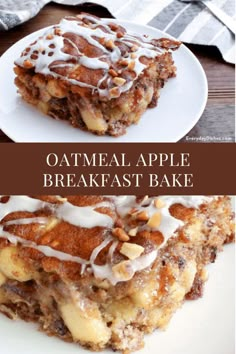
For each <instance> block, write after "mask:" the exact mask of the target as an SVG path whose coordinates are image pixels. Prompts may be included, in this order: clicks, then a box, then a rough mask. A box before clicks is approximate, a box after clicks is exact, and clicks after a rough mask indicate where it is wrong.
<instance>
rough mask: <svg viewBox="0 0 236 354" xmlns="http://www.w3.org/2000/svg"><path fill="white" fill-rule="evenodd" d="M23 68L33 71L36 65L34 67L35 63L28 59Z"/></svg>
mask: <svg viewBox="0 0 236 354" xmlns="http://www.w3.org/2000/svg"><path fill="white" fill-rule="evenodd" d="M23 66H24V68H26V69H31V68H32V67H33V66H34V65H33V63H32V62H31V61H30V60H28V59H27V60H25V61H24V63H23Z"/></svg>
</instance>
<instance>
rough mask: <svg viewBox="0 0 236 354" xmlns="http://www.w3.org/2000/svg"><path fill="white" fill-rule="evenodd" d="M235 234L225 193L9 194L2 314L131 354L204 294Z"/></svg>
mask: <svg viewBox="0 0 236 354" xmlns="http://www.w3.org/2000/svg"><path fill="white" fill-rule="evenodd" d="M233 233H234V224H233V217H232V210H231V204H230V198H228V197H227V196H219V197H216V196H214V197H213V196H156V197H155V196H152V197H148V196H138V197H136V196H63V197H62V196H1V197H0V311H1V312H2V313H3V314H5V315H7V316H8V317H9V318H12V319H16V318H22V319H24V320H26V321H34V322H36V323H38V325H39V328H40V329H41V330H42V331H44V332H46V333H47V334H48V335H53V336H57V337H59V338H61V339H63V340H65V341H74V342H78V343H80V344H81V345H83V346H85V347H87V348H89V349H92V350H101V349H103V348H106V347H110V348H112V349H114V350H118V351H120V352H122V353H129V352H131V351H134V350H137V349H140V348H142V346H143V336H144V334H145V333H150V332H152V331H154V330H155V329H156V328H160V329H161V328H165V327H166V326H167V324H168V322H169V321H170V319H171V317H172V315H173V313H174V312H175V311H176V310H177V309H178V308H179V307H180V306H181V305H182V304H183V302H184V301H185V299H196V298H198V297H200V296H202V293H203V285H204V282H205V281H206V279H207V275H206V268H205V267H206V265H207V264H208V263H210V262H214V261H215V258H216V255H217V253H218V251H221V250H222V246H223V244H224V243H227V242H231V241H233V237H234V235H233Z"/></svg>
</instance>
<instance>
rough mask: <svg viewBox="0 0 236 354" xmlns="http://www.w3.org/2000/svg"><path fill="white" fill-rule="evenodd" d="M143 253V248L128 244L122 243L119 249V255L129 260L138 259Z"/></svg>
mask: <svg viewBox="0 0 236 354" xmlns="http://www.w3.org/2000/svg"><path fill="white" fill-rule="evenodd" d="M143 251H144V248H143V247H142V246H140V245H137V244H136V243H129V242H124V243H123V245H122V247H121V249H120V253H121V254H123V255H124V256H126V257H128V258H129V259H131V260H133V259H136V258H138V257H139V256H140V255H141V254H142V253H143Z"/></svg>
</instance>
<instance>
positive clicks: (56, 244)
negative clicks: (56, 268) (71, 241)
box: [50, 240, 59, 247]
mask: <svg viewBox="0 0 236 354" xmlns="http://www.w3.org/2000/svg"><path fill="white" fill-rule="evenodd" d="M58 245H59V241H57V240H54V241H52V242H51V244H50V246H52V247H57V246H58Z"/></svg>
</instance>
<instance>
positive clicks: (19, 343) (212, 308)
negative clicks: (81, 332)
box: [0, 245, 235, 354]
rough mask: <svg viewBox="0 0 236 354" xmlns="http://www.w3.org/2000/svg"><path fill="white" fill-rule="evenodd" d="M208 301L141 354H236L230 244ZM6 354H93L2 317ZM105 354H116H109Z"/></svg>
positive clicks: (187, 307)
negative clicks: (235, 346)
mask: <svg viewBox="0 0 236 354" xmlns="http://www.w3.org/2000/svg"><path fill="white" fill-rule="evenodd" d="M208 269H209V280H208V282H207V283H206V285H205V291H204V296H203V298H201V299H198V300H196V301H188V302H186V303H185V304H184V305H183V307H182V308H181V309H179V310H178V311H177V312H176V314H175V315H174V316H173V318H172V320H171V322H170V325H169V327H168V328H167V330H166V331H165V332H161V331H158V330H157V331H155V332H154V333H153V334H151V335H148V336H146V337H145V347H144V349H142V350H141V351H139V352H137V354H138V353H139V354H157V353H159V354H199V353H202V354H223V353H224V354H234V353H235V352H234V246H233V245H227V246H225V248H224V252H222V253H221V254H219V255H218V257H217V259H216V263H215V264H213V265H210V266H209V267H208ZM0 328H1V331H0V342H1V353H2V354H6V353H7V354H16V353H17V354H42V353H45V354H49V353H50V354H90V353H91V352H89V351H87V350H85V349H82V348H81V347H80V346H79V345H75V344H71V343H64V342H63V341H61V340H59V339H57V338H51V337H47V336H46V335H45V334H43V333H41V332H38V331H37V330H36V328H35V326H34V325H32V324H29V323H25V322H23V321H16V322H13V321H11V320H9V319H8V318H5V317H4V316H3V315H1V314H0ZM100 353H101V354H113V353H114V352H112V351H109V350H106V351H102V352H100Z"/></svg>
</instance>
